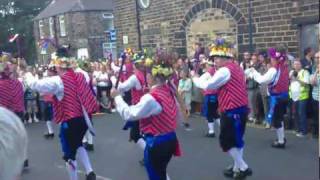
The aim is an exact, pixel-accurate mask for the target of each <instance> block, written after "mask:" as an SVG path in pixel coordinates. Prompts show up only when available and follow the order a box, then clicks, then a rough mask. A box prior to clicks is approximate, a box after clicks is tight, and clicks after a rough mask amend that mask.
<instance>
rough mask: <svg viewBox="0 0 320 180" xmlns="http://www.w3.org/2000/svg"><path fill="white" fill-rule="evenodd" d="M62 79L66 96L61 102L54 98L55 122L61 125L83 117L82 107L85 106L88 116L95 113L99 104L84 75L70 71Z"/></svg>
mask: <svg viewBox="0 0 320 180" xmlns="http://www.w3.org/2000/svg"><path fill="white" fill-rule="evenodd" d="M60 77H61V80H62V82H63V87H64V91H63V93H64V95H63V99H62V100H61V101H58V99H57V98H54V103H53V110H54V117H55V121H56V122H57V123H60V122H65V121H68V120H70V119H73V118H77V117H83V112H82V107H81V105H83V107H84V108H85V109H86V111H87V113H88V114H92V113H94V112H95V111H96V108H97V103H96V100H95V97H94V95H93V93H92V91H91V89H90V86H89V84H88V83H87V82H86V79H85V77H84V75H83V74H81V73H75V72H74V71H73V70H70V71H67V72H66V73H65V74H64V75H62V76H60Z"/></svg>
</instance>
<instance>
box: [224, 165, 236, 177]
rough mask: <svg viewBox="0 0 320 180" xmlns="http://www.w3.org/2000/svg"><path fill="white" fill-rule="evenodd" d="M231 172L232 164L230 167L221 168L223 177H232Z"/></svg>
mask: <svg viewBox="0 0 320 180" xmlns="http://www.w3.org/2000/svg"><path fill="white" fill-rule="evenodd" d="M233 174H234V172H233V166H230V167H228V168H227V169H225V170H223V175H224V176H225V177H228V178H232V177H233Z"/></svg>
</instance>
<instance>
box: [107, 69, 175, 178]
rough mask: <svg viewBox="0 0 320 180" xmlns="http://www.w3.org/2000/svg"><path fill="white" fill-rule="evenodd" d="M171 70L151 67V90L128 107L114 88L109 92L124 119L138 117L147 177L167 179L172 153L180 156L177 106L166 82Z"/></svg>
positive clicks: (128, 119)
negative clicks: (144, 144)
mask: <svg viewBox="0 0 320 180" xmlns="http://www.w3.org/2000/svg"><path fill="white" fill-rule="evenodd" d="M171 72H172V70H171V69H169V68H168V67H164V66H163V65H158V66H155V67H153V68H152V76H151V75H150V76H148V78H147V79H148V84H150V85H152V88H151V90H150V93H148V94H145V95H143V96H142V97H141V99H140V101H139V102H138V103H137V104H136V105H132V106H128V104H126V103H125V101H124V100H123V98H122V97H121V96H120V92H119V91H117V90H115V89H113V90H112V93H111V94H112V96H113V97H115V103H116V108H117V111H118V112H119V114H120V115H121V117H122V118H123V119H124V120H126V121H136V120H140V130H141V132H142V133H143V136H144V139H145V140H146V143H147V145H146V148H145V153H144V160H145V167H146V170H147V172H148V176H149V180H169V179H170V178H169V177H168V176H167V165H168V163H169V162H170V160H171V158H172V156H173V155H177V156H180V155H181V153H180V148H179V143H178V139H177V136H176V133H175V129H176V126H177V121H176V118H177V110H178V107H177V103H176V99H175V96H174V92H172V91H171V89H170V87H169V86H168V84H167V80H168V78H169V76H170V74H171Z"/></svg>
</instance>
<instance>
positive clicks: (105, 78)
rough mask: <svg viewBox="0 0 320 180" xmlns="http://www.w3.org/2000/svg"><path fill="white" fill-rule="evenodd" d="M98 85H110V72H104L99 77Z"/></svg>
mask: <svg viewBox="0 0 320 180" xmlns="http://www.w3.org/2000/svg"><path fill="white" fill-rule="evenodd" d="M97 82H98V86H100V87H107V86H108V85H109V75H108V73H103V72H101V74H100V75H99V76H98V77H97Z"/></svg>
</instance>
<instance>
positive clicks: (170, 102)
mask: <svg viewBox="0 0 320 180" xmlns="http://www.w3.org/2000/svg"><path fill="white" fill-rule="evenodd" d="M150 94H151V95H152V97H154V98H155V100H156V101H157V102H158V103H159V104H160V105H161V107H162V112H161V113H160V114H158V115H156V116H151V117H149V118H147V119H144V120H141V121H140V130H141V132H142V133H144V134H151V135H153V136H158V135H163V134H166V133H170V132H173V131H175V129H176V128H177V121H176V116H177V105H176V102H175V99H174V96H173V94H172V93H171V90H170V87H169V86H168V85H163V86H159V87H156V88H154V89H152V90H151V92H150Z"/></svg>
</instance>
